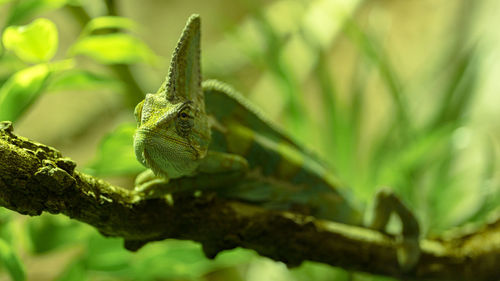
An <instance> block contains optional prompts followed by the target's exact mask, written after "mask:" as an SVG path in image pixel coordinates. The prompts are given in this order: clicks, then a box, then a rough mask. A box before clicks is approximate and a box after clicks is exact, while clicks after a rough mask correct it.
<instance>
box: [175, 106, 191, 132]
mask: <svg viewBox="0 0 500 281" xmlns="http://www.w3.org/2000/svg"><path fill="white" fill-rule="evenodd" d="M188 110H189V109H186V110H182V111H181V112H179V114H178V115H177V117H178V118H177V121H176V122H175V123H176V124H175V125H176V129H177V133H178V134H179V135H180V136H183V137H186V136H187V135H189V133H190V132H191V129H192V128H193V125H194V123H193V121H194V120H193V117H192V116H191V115H190V114H189V112H187V111H188Z"/></svg>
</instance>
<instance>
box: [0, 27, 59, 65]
mask: <svg viewBox="0 0 500 281" xmlns="http://www.w3.org/2000/svg"><path fill="white" fill-rule="evenodd" d="M2 40H3V44H4V46H5V49H7V50H11V51H13V52H14V53H15V54H16V55H17V56H18V57H19V58H21V59H22V60H24V61H26V62H31V63H37V62H46V61H49V60H50V59H52V58H53V57H54V55H55V53H56V51H57V44H58V35H57V27H56V25H55V24H54V23H53V22H52V21H50V20H48V19H44V18H40V19H37V20H34V21H33V22H32V23H30V24H28V25H23V26H9V27H7V28H6V29H5V32H4V34H3V37H2Z"/></svg>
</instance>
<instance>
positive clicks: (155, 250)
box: [0, 0, 500, 281]
mask: <svg viewBox="0 0 500 281" xmlns="http://www.w3.org/2000/svg"><path fill="white" fill-rule="evenodd" d="M124 2H126V1H124ZM145 2H147V1H145ZM222 2H224V3H225V4H226V5H228V6H230V5H231V6H230V7H235V6H234V5H237V8H235V9H234V15H226V14H223V13H221V11H222V10H220V9H222V8H218V9H216V10H214V9H210V8H207V7H204V8H203V7H201V6H200V7H196V6H194V4H193V3H190V2H189V1H186V3H187V4H183V5H185V6H183V7H184V8H185V9H186V10H187V12H186V14H185V15H184V14H183V13H177V12H176V10H175V9H177V8H176V6H174V5H173V4H169V3H167V2H163V1H156V2H151V3H149V2H148V3H146V4H144V5H145V6H146V9H149V10H148V11H147V14H148V16H147V17H148V18H149V17H151V18H153V19H152V20H151V21H150V22H149V23H147V24H148V25H151V28H148V29H146V28H145V26H144V25H145V24H143V23H142V22H141V21H140V20H138V19H141V17H140V16H138V15H140V13H141V12H143V11H141V9H134V5H138V4H131V3H129V4H128V5H131V6H132V7H133V8H132V9H131V12H130V11H129V12H128V14H127V13H126V12H123V15H122V14H121V13H120V9H119V7H117V6H119V2H115V1H112V0H106V1H99V0H91V1H90V0H89V1H82V0H80V1H78V0H1V1H0V15H2V16H3V17H2V18H3V25H2V32H1V37H2V44H1V45H0V119H1V120H12V121H14V122H16V123H18V122H19V120H22V118H23V117H25V115H26V114H27V112H28V110H29V109H31V108H33V105H34V104H36V102H37V100H39V99H40V98H41V97H42V95H44V94H46V93H55V94H60V95H77V94H78V93H80V92H81V91H97V90H102V89H108V90H110V91H113V92H116V93H120V95H121V96H122V97H123V101H124V102H123V104H121V105H119V108H120V110H119V112H124V113H125V114H126V115H127V116H128V117H127V118H126V121H125V122H124V121H123V118H122V119H120V118H118V119H120V121H119V122H117V123H120V124H117V126H116V129H115V130H112V131H111V132H109V133H107V134H106V136H104V137H103V138H102V140H101V143H100V146H99V148H98V150H97V152H95V153H94V152H92V153H94V154H95V155H96V156H95V158H94V159H93V161H91V162H90V163H89V164H88V165H86V166H85V171H86V172H89V173H91V174H94V175H98V176H125V177H127V176H128V177H130V176H133V175H135V174H137V173H138V172H140V171H141V170H142V169H143V167H142V166H140V165H139V163H138V162H137V161H136V160H135V157H134V153H133V149H132V134H133V130H134V125H133V124H132V123H130V122H131V121H132V120H133V119H132V118H133V117H132V116H133V114H132V108H133V106H134V105H135V103H136V102H137V101H138V100H140V99H141V98H142V96H143V91H142V88H154V87H158V86H159V84H160V83H159V81H161V79H163V78H162V76H164V75H165V74H166V69H165V66H164V65H166V64H167V63H166V61H168V60H166V59H164V57H168V56H169V55H170V53H171V51H172V48H173V44H174V43H175V41H176V40H177V36H178V35H179V32H180V29H181V28H182V26H183V24H184V22H185V20H186V18H187V16H188V15H189V14H190V13H192V12H199V13H201V14H202V19H203V21H204V23H203V31H202V34H204V38H208V39H203V40H204V41H203V42H204V45H203V47H202V53H203V55H202V60H203V62H202V65H203V74H204V75H205V76H206V77H209V78H218V79H220V80H223V81H226V82H229V83H230V84H233V85H235V88H237V89H239V90H240V91H241V92H243V93H246V94H247V97H248V98H249V99H251V100H252V101H253V102H255V103H256V104H258V105H259V106H261V107H262V108H263V110H264V111H265V112H266V113H268V114H269V115H270V117H271V118H273V119H274V120H276V121H277V123H279V124H282V125H283V126H284V127H285V129H286V130H287V131H288V132H290V133H291V134H292V135H293V137H294V138H296V139H297V140H298V141H299V142H301V143H303V144H305V145H307V146H309V147H310V148H311V149H313V150H315V151H316V152H317V153H318V154H319V155H320V156H321V158H324V159H325V160H326V161H327V162H329V164H330V165H331V166H332V167H333V169H334V171H335V174H336V175H337V176H338V177H339V178H341V180H342V181H343V182H344V183H345V185H346V187H348V188H349V190H351V191H352V193H354V195H355V197H356V198H357V200H358V201H359V202H358V203H359V204H360V205H367V204H369V202H370V201H371V198H372V196H373V194H374V192H375V191H376V189H377V188H379V187H380V186H383V185H384V186H391V187H392V188H393V189H395V190H396V191H397V192H398V194H399V195H400V196H401V197H402V199H403V200H404V201H405V202H407V203H408V204H409V205H410V206H411V208H412V209H413V210H414V211H415V212H416V214H417V216H418V217H419V220H420V222H421V223H422V225H423V229H424V232H425V235H428V236H431V235H437V234H442V233H443V232H445V231H447V230H449V229H452V228H455V227H459V226H462V227H463V226H470V225H473V226H480V225H482V224H484V223H485V222H486V221H487V220H488V218H490V217H493V216H494V215H495V214H498V212H499V205H500V181H499V175H498V172H497V171H496V169H495V168H496V167H498V145H499V141H498V140H499V136H500V135H499V133H498V131H491V132H490V131H488V132H487V133H485V132H484V127H481V126H482V125H483V124H484V123H485V122H484V120H480V121H475V120H474V119H473V118H474V116H475V113H474V112H478V111H481V110H482V108H481V107H478V105H477V100H478V99H479V97H480V93H481V91H484V83H486V82H487V80H486V79H485V77H487V76H488V75H489V76H491V77H494V75H495V72H493V71H491V72H487V71H486V72H485V70H484V66H485V64H492V63H493V61H494V60H490V61H486V60H487V58H490V57H491V56H490V55H489V54H490V53H489V52H491V50H490V49H489V48H492V49H494V47H490V46H489V45H487V44H486V43H485V42H490V43H491V40H494V38H495V37H494V35H493V36H490V37H491V38H493V39H488V38H486V39H485V38H483V40H479V39H478V38H481V37H482V36H483V34H486V35H487V32H485V31H483V30H480V32H477V31H475V30H476V29H478V28H477V27H476V26H477V23H475V20H476V19H479V18H480V17H482V16H484V17H486V16H487V13H488V10H489V8H488V7H489V6H488V5H492V6H495V4H494V3H495V2H494V1H488V0H484V1H477V2H476V1H474V2H472V1H471V2H468V1H456V4H455V5H456V7H457V8H456V9H455V10H454V11H455V12H454V14H453V16H452V17H450V18H452V19H451V20H448V21H449V22H452V24H451V25H453V26H454V25H455V24H456V26H457V27H456V29H453V30H452V31H447V33H446V35H447V37H446V38H443V40H441V38H440V40H439V41H440V43H442V45H431V43H427V42H425V43H422V44H420V45H419V46H417V47H416V48H408V50H405V53H404V54H403V57H402V58H401V57H398V55H397V46H396V47H392V46H391V45H390V44H391V42H392V41H390V40H389V36H388V35H387V33H388V31H387V30H384V26H385V25H384V22H388V21H389V19H388V18H390V16H388V14H397V13H398V9H401V7H400V6H398V4H397V3H392V4H391V3H389V4H388V3H385V4H382V3H380V2H381V1H361V0H359V1H356V0H352V1H335V0H315V1H299V0H295V1H292V0H282V1H271V2H269V3H266V4H262V3H260V2H259V1H240V2H238V1H236V2H233V1H230V2H228V1H222ZM226 2H227V3H226ZM388 2H398V1H388ZM408 2H414V1H408ZM422 2H425V1H422ZM405 3H406V2H405ZM488 3H489V4H488ZM492 3H493V4H492ZM123 5H125V4H123ZM141 5H142V4H141ZM168 5H171V6H168ZM190 5H193V6H192V7H190ZM384 5H385V6H390V5H393V9H394V10H393V11H385V14H384V13H382V14H383V16H380V13H381V12H380V9H381V8H380V7H379V6H384ZM406 5H415V6H416V4H415V3H413V4H408V3H407V4H406ZM193 7H196V8H193ZM135 8H137V6H135ZM170 9H171V10H170ZM446 10H451V8H450V7H447V9H446ZM441 13H444V12H442V11H441ZM125 14H127V16H125ZM417 14H418V13H417ZM421 14H422V12H421ZM155 17H159V18H161V20H165V21H164V22H163V21H162V24H161V26H157V23H155V19H156V18H155ZM443 17H444V16H443ZM493 17H494V16H493ZM400 18H401V16H400ZM209 19H210V20H209ZM167 20H172V22H176V24H177V25H176V26H177V27H175V28H174V27H173V26H170V25H168V24H167V23H168V21H167ZM413 20H414V19H413ZM66 21H67V23H66ZM209 21H210V23H209ZM420 21H426V17H422V18H421V19H420ZM62 22H64V24H62ZM172 22H170V23H172ZM442 22H443V23H446V21H445V20H442ZM66 24H67V25H68V26H78V27H77V28H74V29H69V30H70V31H69V32H70V33H71V36H68V37H69V38H63V37H62V36H61V35H60V34H62V33H63V32H62V31H63V30H66V31H65V32H66V33H65V34H67V33H68V31H67V30H68V29H67V26H66ZM217 24H219V26H220V28H222V29H224V36H221V37H220V38H216V39H212V38H210V35H209V34H210V32H205V30H210V27H213V26H216V25H217ZM399 24H402V23H401V22H395V23H393V25H399ZM414 24H415V23H414ZM416 24H417V25H418V24H419V23H416ZM148 27H149V26H148ZM437 27H439V26H437ZM437 27H436V28H437ZM149 29H152V30H153V31H152V33H151V34H153V35H152V36H150V37H152V38H151V39H149V41H148V39H145V38H147V36H146V35H147V34H149V33H148V32H149ZM479 29H481V28H479ZM158 32H161V34H159V35H158ZM429 33H432V32H430V31H429ZM164 34H170V35H171V38H170V37H168V36H165V35H164ZM205 34H208V35H207V36H206V37H205ZM478 34H479V35H478ZM425 35H426V34H425V32H424V34H421V36H422V38H424V37H425ZM496 36H497V37H498V35H496ZM486 37H487V36H486ZM152 40H157V41H162V40H164V41H168V42H170V43H169V44H171V45H170V46H172V48H170V49H169V50H168V51H165V53H162V54H157V52H158V51H154V50H157V49H158V48H154V47H153V46H151V43H155V42H152ZM497 40H498V38H497ZM150 41H151V42H150ZM399 41H403V40H401V39H400V40H399ZM162 42H163V41H162ZM205 42H207V43H208V44H205ZM443 42H444V43H443ZM427 44H429V45H430V46H431V49H432V52H428V53H427V54H428V55H429V57H425V58H417V59H416V60H421V61H424V62H423V63H422V64H420V66H419V67H417V68H411V67H408V66H407V65H406V64H405V63H406V61H411V60H412V58H413V57H414V56H415V55H414V54H412V53H411V51H414V52H416V50H418V48H423V47H422V46H426V45H427ZM491 44H493V43H491ZM496 44H498V43H496ZM167 45H168V44H167ZM491 46H495V45H494V44H493V45H491ZM497 46H498V45H497ZM407 47H408V46H407ZM421 54H422V52H421V53H419V55H421ZM400 56H401V55H400ZM485 61H486V63H485ZM417 65H418V63H417ZM407 68H409V69H410V70H408V69H407ZM408 72H409V73H410V74H409V75H408ZM496 75H498V72H497V73H496ZM152 76H154V77H155V78H151V77H152ZM494 80H495V79H494ZM145 85H148V86H145ZM493 88H494V89H498V84H495V86H493ZM153 90H155V89H153ZM42 98H43V97H42ZM99 102H100V100H97V101H96V103H99ZM494 102H495V101H492V102H489V103H494ZM496 102H497V103H498V102H499V101H498V99H497V100H496ZM52 114H55V113H52ZM476 115H477V114H476ZM96 116H97V117H96ZM497 117H498V116H497ZM60 118H64V117H60ZM81 118H85V117H84V116H82V117H81ZM89 118H95V119H92V120H89V124H91V125H93V124H97V123H100V122H101V121H103V120H101V118H102V114H101V115H89ZM44 125H47V124H44ZM48 125H50V124H48ZM34 126H36V125H34ZM486 128H487V129H486V130H488V128H495V127H493V126H491V127H486ZM496 128H497V129H498V127H496ZM72 129H73V130H77V129H74V128H72ZM87 129H88V128H86V127H83V126H82V128H81V134H82V135H83V134H85V132H86V130H87ZM481 130H483V131H481ZM128 179H129V181H130V178H128ZM368 209H369V208H368ZM393 226H394V227H395V228H397V222H395V223H394V225H393ZM19 256H21V257H22V258H21V259H20V258H19ZM68 256H69V258H68ZM33 260H37V261H39V260H48V261H49V263H51V266H52V267H53V269H51V275H49V276H48V277H47V276H46V277H45V278H43V277H35V276H34V275H33V274H34V273H33V272H36V271H37V268H36V263H34V262H33ZM0 261H1V264H0V265H1V266H0V271H2V270H3V271H5V272H6V274H8V275H9V276H10V278H11V279H12V280H16V281H17V280H26V278H27V277H26V276H28V278H29V279H30V280H250V281H253V280H259V281H262V280H389V279H387V278H381V277H375V276H369V275H366V274H359V273H351V272H347V271H344V270H342V269H338V268H332V267H329V266H325V265H320V264H314V263H305V264H304V265H302V266H301V267H299V268H297V269H293V270H289V269H287V268H286V267H285V266H284V265H282V264H280V263H276V262H272V261H270V260H267V259H264V258H259V257H257V256H256V255H255V254H254V253H252V252H251V251H247V250H241V249H236V250H233V251H227V252H225V253H222V254H221V255H219V256H218V257H217V259H215V260H214V261H211V260H208V259H206V258H204V257H203V255H202V251H201V249H200V246H199V245H198V244H195V243H192V242H185V241H162V242H158V243H153V244H150V245H147V246H146V247H145V248H144V249H141V250H140V251H139V252H138V253H130V252H127V251H125V250H124V249H123V246H122V241H120V240H119V239H111V238H104V237H102V236H101V235H100V234H99V233H97V232H96V231H95V230H93V229H92V228H91V227H89V226H87V225H84V224H81V223H79V222H75V221H71V220H69V219H68V218H65V217H61V216H52V215H43V216H41V217H36V218H30V219H28V220H26V219H23V218H22V217H21V216H18V215H16V214H13V213H11V212H9V211H7V210H5V209H0ZM22 261H26V262H27V263H28V262H29V263H30V264H31V265H33V267H34V268H26V269H25V266H24V265H23V264H22ZM61 261H63V262H61Z"/></svg>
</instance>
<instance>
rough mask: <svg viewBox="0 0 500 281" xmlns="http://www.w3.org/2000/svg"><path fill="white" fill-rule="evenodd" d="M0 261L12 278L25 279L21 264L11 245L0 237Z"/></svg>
mask: <svg viewBox="0 0 500 281" xmlns="http://www.w3.org/2000/svg"><path fill="white" fill-rule="evenodd" d="M0 261H1V262H2V264H3V266H4V267H5V268H6V269H7V271H8V272H9V274H10V276H11V278H12V280H14V281H22V280H25V279H26V274H25V273H24V266H23V264H22V263H21V261H20V260H19V258H18V257H17V255H16V253H15V252H14V251H13V249H12V247H11V246H10V245H9V244H8V243H7V242H5V240H3V239H0Z"/></svg>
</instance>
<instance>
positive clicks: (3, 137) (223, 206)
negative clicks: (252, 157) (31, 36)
mask: <svg viewBox="0 0 500 281" xmlns="http://www.w3.org/2000/svg"><path fill="white" fill-rule="evenodd" d="M75 166H76V164H75V163H74V162H73V161H71V160H70V159H68V158H63V157H62V155H61V153H60V152H59V151H57V150H56V149H54V148H51V147H48V146H45V145H42V144H39V143H36V142H32V141H29V140H28V139H26V138H23V137H20V136H16V135H14V134H13V132H12V125H11V124H10V123H8V122H3V123H0V205H1V206H4V207H6V208H8V209H11V210H14V211H16V212H19V213H21V214H26V215H31V216H35V215H40V214H41V213H42V212H44V211H45V212H50V213H52V214H59V213H61V214H64V215H66V216H69V217H70V218H73V219H76V220H79V221H82V222H85V223H88V224H90V225H92V226H94V227H95V228H97V229H98V230H99V231H100V232H101V233H102V234H103V235H106V236H118V237H123V238H124V240H125V247H127V248H128V249H130V250H137V249H139V248H140V247H141V246H142V245H144V244H145V243H147V242H150V241H156V240H162V239H166V238H175V239H187V240H194V241H198V242H200V243H201V244H202V245H203V250H204V252H205V254H206V255H207V257H210V258H211V257H215V256H216V255H217V253H219V252H220V251H223V250H226V249H232V248H234V247H244V248H248V249H253V250H255V251H256V252H257V253H259V254H260V255H262V256H267V257H270V258H272V259H274V260H277V261H282V262H284V263H286V264H287V265H289V266H297V265H299V264H300V263H301V262H302V261H304V260H311V261H317V262H321V263H325V264H329V265H332V266H340V267H343V268H346V269H352V270H359V271H364V272H369V273H374V274H381V275H387V276H393V277H399V278H409V279H418V280H497V279H498V278H499V277H500V220H497V221H496V222H493V223H491V224H489V225H486V226H484V227H483V228H482V229H481V230H479V231H476V232H474V233H472V234H468V235H462V236H458V237H455V238H449V239H447V240H445V239H434V240H423V241H422V242H421V249H422V254H421V257H420V260H419V262H418V264H417V265H416V266H415V268H414V269H413V270H411V271H409V272H402V271H401V270H400V268H399V266H398V263H397V258H396V246H397V244H396V242H395V238H394V237H392V236H390V235H387V234H383V233H380V232H377V231H373V230H370V229H365V228H360V227H355V226H349V225H343V224H339V223H333V222H327V221H321V220H317V219H314V218H312V217H306V216H302V215H298V214H293V213H287V212H277V211H270V210H266V209H262V208H259V207H255V206H251V205H248V204H243V203H240V202H235V201H230V200H226V199H222V198H219V197H217V196H215V195H214V194H211V193H203V194H201V195H199V194H197V195H196V196H195V195H193V194H190V193H180V192H179V193H175V194H173V195H172V197H164V198H156V199H144V198H142V197H141V196H139V195H137V194H136V193H134V192H133V191H130V190H127V189H124V188H121V187H117V186H112V185H110V184H109V183H107V182H105V181H103V180H100V179H97V178H94V177H91V176H89V175H86V174H83V173H80V172H78V171H76V170H75Z"/></svg>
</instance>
